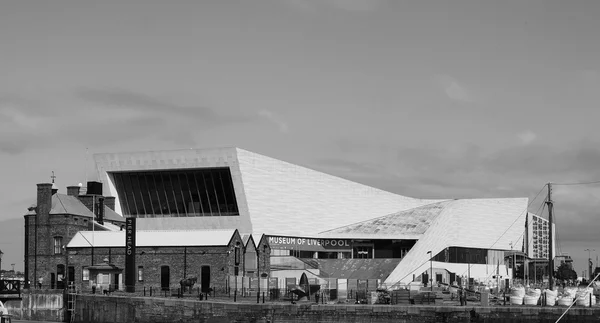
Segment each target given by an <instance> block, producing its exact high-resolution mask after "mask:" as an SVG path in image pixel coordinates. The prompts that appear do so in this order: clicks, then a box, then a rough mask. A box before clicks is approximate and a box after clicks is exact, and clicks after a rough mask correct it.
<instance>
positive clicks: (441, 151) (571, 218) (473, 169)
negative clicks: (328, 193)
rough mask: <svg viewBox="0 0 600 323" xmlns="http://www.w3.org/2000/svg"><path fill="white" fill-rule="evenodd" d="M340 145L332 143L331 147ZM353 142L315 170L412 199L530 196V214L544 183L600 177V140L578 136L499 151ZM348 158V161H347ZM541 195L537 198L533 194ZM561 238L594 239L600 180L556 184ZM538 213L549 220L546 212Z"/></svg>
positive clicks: (597, 228) (598, 225) (316, 163)
mask: <svg viewBox="0 0 600 323" xmlns="http://www.w3.org/2000/svg"><path fill="white" fill-rule="evenodd" d="M334 147H337V146H334ZM360 147H361V145H354V146H352V148H353V149H352V150H349V151H347V152H341V153H339V152H336V153H337V154H343V156H341V157H336V158H335V159H331V158H330V159H318V160H315V161H314V165H313V167H314V168H316V169H321V170H322V171H326V172H328V173H331V174H333V175H336V176H340V177H343V178H347V179H349V180H353V181H357V182H360V183H364V184H366V185H370V186H374V187H378V188H382V189H384V190H387V191H391V192H396V193H398V194H401V195H405V196H411V197H417V198H448V199H451V198H503V197H528V198H529V199H530V202H531V206H530V208H529V211H530V212H534V213H535V212H537V211H538V210H540V207H541V206H542V205H543V202H544V201H543V199H544V197H545V195H546V189H545V188H544V185H545V184H546V183H547V182H549V181H550V182H554V183H567V182H573V181H574V182H581V181H591V180H600V169H598V167H597V161H598V160H600V145H599V143H598V142H592V141H585V140H584V141H578V142H572V143H570V144H569V145H566V146H563V147H560V146H550V145H543V144H540V143H536V142H532V143H530V144H529V145H515V146H513V147H508V148H505V149H500V150H489V148H488V147H483V146H477V145H463V146H458V147H446V148H435V149H434V148H425V147H409V146H407V147H391V148H389V149H388V150H395V151H396V156H395V158H390V157H389V156H388V155H386V153H384V152H382V151H383V150H382V149H373V148H372V147H368V145H366V146H365V150H363V151H361V150H360V149H361V148H360ZM348 160H350V161H351V162H349V161H348ZM540 190H542V191H541V193H540V194H539V196H538V197H537V198H536V199H535V200H534V198H535V197H536V194H537V193H538V192H540ZM553 192H554V195H553V199H554V200H555V211H556V219H557V223H558V225H559V230H558V232H559V234H560V241H563V242H567V241H576V240H581V241H592V240H594V239H596V240H597V232H598V231H600V222H598V221H597V214H596V213H597V210H598V209H599V208H600V184H597V185H582V186H570V185H569V186H564V185H558V184H556V185H555V186H554V189H553ZM542 215H543V216H546V217H547V211H544V212H543V214H542Z"/></svg>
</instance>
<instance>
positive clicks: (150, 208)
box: [109, 168, 239, 218]
mask: <svg viewBox="0 0 600 323" xmlns="http://www.w3.org/2000/svg"><path fill="white" fill-rule="evenodd" d="M109 176H111V177H112V180H113V183H114V184H115V188H116V189H117V194H118V195H119V202H120V204H121V210H122V212H123V215H125V216H133V217H139V218H144V217H165V216H172V217H177V216H180V217H186V216H235V215H239V211H238V206H237V202H236V198H235V192H234V189H233V181H232V179H231V172H230V171H229V168H202V169H184V170H169V171H164V170H161V171H148V172H113V173H110V174H109Z"/></svg>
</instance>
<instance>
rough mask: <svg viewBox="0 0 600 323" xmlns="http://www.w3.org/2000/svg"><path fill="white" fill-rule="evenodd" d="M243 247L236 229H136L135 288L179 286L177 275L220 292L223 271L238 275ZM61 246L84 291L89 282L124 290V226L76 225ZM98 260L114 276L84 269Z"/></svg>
mask: <svg viewBox="0 0 600 323" xmlns="http://www.w3.org/2000/svg"><path fill="white" fill-rule="evenodd" d="M92 245H93V246H94V248H91V246H92ZM244 249H245V248H244V245H243V241H242V238H241V237H240V234H239V233H238V231H237V230H211V231H202V230H169V231H166V230H165V231H163V230H145V231H144V230H140V231H137V232H136V256H135V266H136V277H135V286H136V290H141V289H143V288H144V287H146V288H147V289H149V288H150V287H153V288H154V289H155V290H158V289H159V288H160V290H169V289H173V288H177V287H179V286H180V284H179V282H180V280H182V279H184V278H190V277H195V278H197V285H195V286H196V287H200V288H201V289H202V290H203V291H208V290H209V288H210V289H213V290H217V291H219V292H225V291H226V290H227V287H228V277H233V276H239V277H242V276H243V268H244V263H245V262H244ZM67 250H68V254H69V266H71V267H72V268H74V271H75V279H74V281H75V282H76V285H77V286H78V287H80V288H81V289H82V290H84V291H85V290H88V291H89V290H91V287H92V285H94V284H95V285H96V286H98V288H100V289H111V290H117V289H118V290H125V280H124V277H125V270H124V269H125V232H124V231H100V232H91V231H81V232H78V233H77V234H76V235H75V237H73V239H72V240H71V241H70V242H69V244H68V245H67ZM103 263H106V264H108V265H110V266H113V267H112V269H111V271H112V273H111V275H114V276H112V277H108V274H102V273H100V275H98V276H97V277H94V276H93V275H90V268H93V267H97V266H99V265H102V264H103ZM109 281H110V284H109V283H108V282H109ZM239 287H240V288H241V287H242V285H241V284H240V286H239Z"/></svg>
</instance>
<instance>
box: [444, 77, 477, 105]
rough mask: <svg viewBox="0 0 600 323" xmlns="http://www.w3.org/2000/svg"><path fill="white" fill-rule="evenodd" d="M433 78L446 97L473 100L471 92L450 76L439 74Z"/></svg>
mask: <svg viewBox="0 0 600 323" xmlns="http://www.w3.org/2000/svg"><path fill="white" fill-rule="evenodd" d="M435 79H436V82H437V83H438V84H439V86H440V87H441V89H442V90H443V91H444V93H445V94H446V95H447V96H448V98H450V99H452V100H455V101H459V102H467V103H470V102H475V100H474V97H473V94H472V93H470V92H469V91H468V90H467V88H466V87H465V86H464V85H462V84H461V83H460V82H458V80H456V79H455V78H453V77H452V76H450V75H443V74H441V75H437V76H436V77H435Z"/></svg>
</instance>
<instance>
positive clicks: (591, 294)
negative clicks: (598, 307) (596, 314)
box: [590, 293, 594, 307]
mask: <svg viewBox="0 0 600 323" xmlns="http://www.w3.org/2000/svg"><path fill="white" fill-rule="evenodd" d="M593 294H594V293H590V307H592V296H593Z"/></svg>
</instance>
